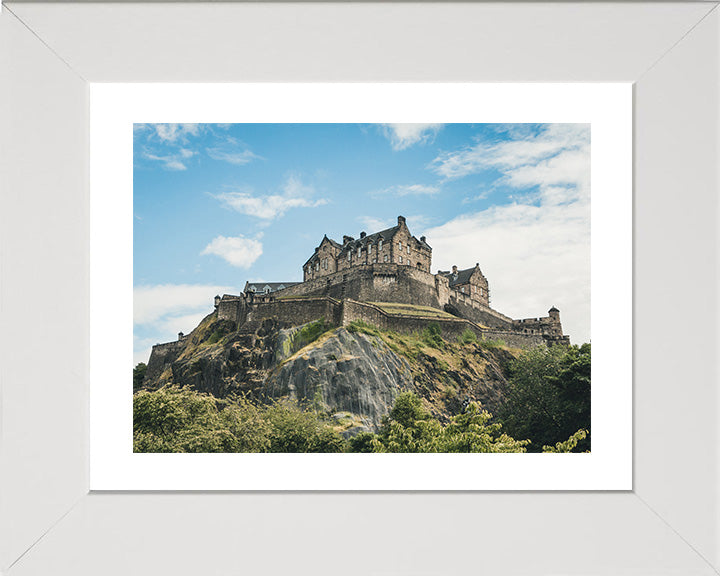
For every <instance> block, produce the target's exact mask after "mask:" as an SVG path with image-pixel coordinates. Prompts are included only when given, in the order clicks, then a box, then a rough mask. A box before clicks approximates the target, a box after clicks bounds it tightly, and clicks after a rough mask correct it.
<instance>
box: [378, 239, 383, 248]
mask: <svg viewBox="0 0 720 576" xmlns="http://www.w3.org/2000/svg"><path fill="white" fill-rule="evenodd" d="M380 250H382V238H380V240H378V251H380Z"/></svg>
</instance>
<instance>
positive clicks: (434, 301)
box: [274, 264, 442, 308]
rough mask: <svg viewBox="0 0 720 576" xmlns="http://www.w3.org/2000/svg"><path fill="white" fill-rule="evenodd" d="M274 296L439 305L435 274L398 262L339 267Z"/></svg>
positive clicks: (436, 306)
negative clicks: (322, 297) (332, 271)
mask: <svg viewBox="0 0 720 576" xmlns="http://www.w3.org/2000/svg"><path fill="white" fill-rule="evenodd" d="M274 296H275V297H276V298H285V297H286V296H329V297H331V298H335V299H337V300H344V299H346V298H351V299H353V300H362V301H369V302H401V303H405V304H417V305H420V306H433V307H435V308H442V304H441V302H440V300H439V299H438V290H437V289H436V283H435V277H434V276H433V275H432V274H429V273H428V272H423V271H422V270H418V269H416V268H413V267H412V266H403V265H399V264H369V265H365V266H359V267H353V268H348V269H345V270H340V271H339V272H335V273H333V274H328V275H327V276H323V277H322V278H318V279H315V280H309V281H307V282H303V283H302V284H297V285H295V286H290V287H289V288H286V289H284V290H280V291H278V292H276V293H275V294H274Z"/></svg>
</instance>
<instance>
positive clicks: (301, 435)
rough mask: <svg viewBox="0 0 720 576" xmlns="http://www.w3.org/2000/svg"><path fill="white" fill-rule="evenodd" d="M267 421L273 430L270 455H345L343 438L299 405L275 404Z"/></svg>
mask: <svg viewBox="0 0 720 576" xmlns="http://www.w3.org/2000/svg"><path fill="white" fill-rule="evenodd" d="M265 418H266V420H267V422H268V425H269V427H270V429H269V433H268V437H269V440H270V449H269V452H344V451H345V443H344V440H343V438H342V436H340V434H338V433H337V432H335V431H334V430H332V429H331V428H330V427H329V426H327V425H326V424H324V423H323V422H321V421H320V419H319V418H318V415H317V414H316V413H314V412H306V411H303V410H302V409H301V408H300V407H299V406H298V405H297V404H296V403H292V402H287V401H285V402H278V403H275V404H273V405H272V406H270V407H269V408H268V409H267V412H266V415H265Z"/></svg>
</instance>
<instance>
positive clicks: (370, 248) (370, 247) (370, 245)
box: [368, 244, 372, 256]
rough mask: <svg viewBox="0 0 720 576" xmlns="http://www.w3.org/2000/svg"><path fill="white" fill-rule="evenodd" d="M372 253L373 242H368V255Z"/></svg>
mask: <svg viewBox="0 0 720 576" xmlns="http://www.w3.org/2000/svg"><path fill="white" fill-rule="evenodd" d="M370 254H372V244H368V256H369V255H370Z"/></svg>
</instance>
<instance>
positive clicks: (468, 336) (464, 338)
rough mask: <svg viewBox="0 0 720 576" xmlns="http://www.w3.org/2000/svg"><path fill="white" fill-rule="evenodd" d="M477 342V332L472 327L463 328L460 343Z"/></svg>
mask: <svg viewBox="0 0 720 576" xmlns="http://www.w3.org/2000/svg"><path fill="white" fill-rule="evenodd" d="M475 342H477V334H475V332H473V331H472V330H470V328H465V330H463V333H462V335H461V336H460V343H461V344H474V343H475Z"/></svg>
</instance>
